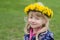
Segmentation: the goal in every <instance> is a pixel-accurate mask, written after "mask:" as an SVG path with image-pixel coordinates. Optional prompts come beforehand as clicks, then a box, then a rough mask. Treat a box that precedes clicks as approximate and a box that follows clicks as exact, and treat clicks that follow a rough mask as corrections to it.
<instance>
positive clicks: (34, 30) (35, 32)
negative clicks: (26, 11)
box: [33, 27, 41, 34]
mask: <svg viewBox="0 0 60 40" xmlns="http://www.w3.org/2000/svg"><path fill="white" fill-rule="evenodd" d="M40 29H41V28H40V27H38V28H33V34H37V32H38V31H39V30H40Z"/></svg>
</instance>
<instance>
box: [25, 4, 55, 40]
mask: <svg viewBox="0 0 60 40" xmlns="http://www.w3.org/2000/svg"><path fill="white" fill-rule="evenodd" d="M24 12H25V13H26V14H27V23H26V26H25V28H24V31H25V35H24V40H54V39H53V33H52V32H50V30H49V27H48V25H49V21H50V18H51V17H52V15H53V12H52V10H51V9H49V8H48V7H45V6H44V5H43V4H42V3H34V4H31V5H28V6H27V7H26V8H25V9H24Z"/></svg>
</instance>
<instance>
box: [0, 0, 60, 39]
mask: <svg viewBox="0 0 60 40" xmlns="http://www.w3.org/2000/svg"><path fill="white" fill-rule="evenodd" d="M34 2H35V0H0V40H23V35H24V30H23V29H24V26H25V22H24V20H23V19H24V16H25V14H24V7H25V6H27V5H28V4H30V3H34ZM38 2H43V4H44V5H45V6H48V7H49V8H51V9H52V10H53V11H54V17H53V18H52V19H51V22H50V28H51V31H52V32H53V33H54V39H55V40H60V22H59V21H60V18H59V17H60V0H38Z"/></svg>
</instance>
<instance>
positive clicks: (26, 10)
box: [24, 3, 53, 18]
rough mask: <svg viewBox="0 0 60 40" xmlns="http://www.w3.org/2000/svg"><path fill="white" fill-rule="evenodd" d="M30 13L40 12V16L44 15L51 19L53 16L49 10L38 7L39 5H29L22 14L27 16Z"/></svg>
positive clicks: (41, 6)
mask: <svg viewBox="0 0 60 40" xmlns="http://www.w3.org/2000/svg"><path fill="white" fill-rule="evenodd" d="M30 11H37V12H41V14H44V15H46V16H47V17H48V18H51V17H52V16H53V11H52V10H51V9H49V8H48V7H45V6H43V5H40V4H39V3H34V4H30V5H28V6H27V7H26V8H25V9H24V12H25V13H26V14H28V13H29V12H30Z"/></svg>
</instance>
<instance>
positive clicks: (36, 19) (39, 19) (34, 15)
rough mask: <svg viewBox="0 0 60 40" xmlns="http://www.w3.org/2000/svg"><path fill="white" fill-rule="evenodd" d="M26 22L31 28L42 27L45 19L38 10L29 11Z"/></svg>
mask: <svg viewBox="0 0 60 40" xmlns="http://www.w3.org/2000/svg"><path fill="white" fill-rule="evenodd" d="M28 22H29V24H30V26H31V27H32V28H37V27H42V25H43V24H46V22H47V21H46V19H45V18H44V16H43V15H41V14H40V13H39V12H29V17H28Z"/></svg>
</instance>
